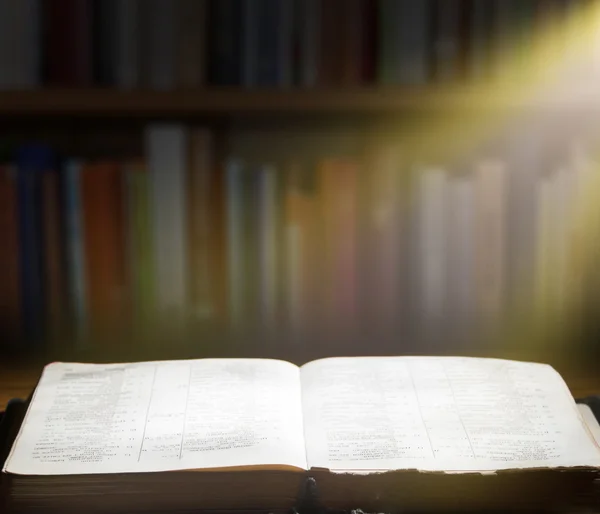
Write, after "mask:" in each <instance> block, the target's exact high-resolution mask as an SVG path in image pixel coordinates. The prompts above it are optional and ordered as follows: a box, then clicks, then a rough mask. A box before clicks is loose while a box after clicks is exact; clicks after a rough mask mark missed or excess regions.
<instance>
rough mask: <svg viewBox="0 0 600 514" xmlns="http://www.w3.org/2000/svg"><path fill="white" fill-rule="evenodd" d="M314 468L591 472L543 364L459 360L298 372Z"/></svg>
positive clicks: (582, 436) (589, 453)
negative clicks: (563, 469) (568, 469)
mask: <svg viewBox="0 0 600 514" xmlns="http://www.w3.org/2000/svg"><path fill="white" fill-rule="evenodd" d="M301 380H302V401H303V410H304V431H305V439H306V446H307V460H308V465H309V467H311V468H327V469H330V470H331V471H357V472H363V471H390V470H408V469H418V470H422V471H449V472H452V471H454V472H469V471H495V470H504V469H521V468H540V467H541V468H556V467H580V466H582V467H584V466H585V467H587V466H591V467H598V466H600V450H599V449H598V447H597V446H596V445H595V443H594V442H593V441H592V439H591V437H590V435H589V433H588V431H587V430H586V428H585V426H584V424H583V422H582V418H581V415H580V412H579V410H578V409H577V406H576V404H575V401H574V400H573V398H572V396H571V394H570V392H569V390H568V388H567V386H566V384H565V383H564V381H563V380H562V378H561V377H560V375H559V374H558V373H557V372H556V371H555V370H554V369H553V368H551V367H550V366H547V365H544V364H532V363H522V362H513V361H504V360H496V359H475V358H462V357H365V358H362V357H361V358H334V359H325V360H320V361H315V362H311V363H309V364H307V365H305V366H303V367H302V369H301Z"/></svg>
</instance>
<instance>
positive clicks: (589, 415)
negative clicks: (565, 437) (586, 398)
mask: <svg viewBox="0 0 600 514" xmlns="http://www.w3.org/2000/svg"><path fill="white" fill-rule="evenodd" d="M577 408H578V409H579V412H580V413H581V417H582V418H583V422H584V423H585V426H586V427H587V429H588V430H589V431H590V434H592V437H593V438H594V441H596V445H597V446H598V448H600V423H598V420H597V419H596V416H594V413H593V412H592V409H590V408H589V407H588V406H587V405H577Z"/></svg>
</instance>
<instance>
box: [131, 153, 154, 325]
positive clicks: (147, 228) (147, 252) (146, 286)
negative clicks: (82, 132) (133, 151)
mask: <svg viewBox="0 0 600 514" xmlns="http://www.w3.org/2000/svg"><path fill="white" fill-rule="evenodd" d="M125 179H126V184H127V186H126V187H127V195H126V197H127V199H126V202H127V208H128V228H129V230H128V233H129V277H130V280H131V289H132V291H131V296H132V301H133V302H132V303H133V307H134V312H135V313H136V317H137V320H138V321H139V324H140V326H142V327H143V326H144V325H146V324H147V323H148V322H149V321H151V320H152V314H153V313H154V312H155V296H154V295H155V292H154V259H153V246H152V223H151V212H150V182H149V180H148V173H147V170H146V168H145V166H144V164H143V163H142V162H130V163H129V164H128V165H127V167H126V171H125Z"/></svg>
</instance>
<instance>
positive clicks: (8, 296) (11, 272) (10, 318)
mask: <svg viewBox="0 0 600 514" xmlns="http://www.w3.org/2000/svg"><path fill="white" fill-rule="evenodd" d="M17 203H18V202H17V182H16V171H15V169H14V168H13V167H12V166H9V165H0V233H1V234H2V238H3V250H2V252H0V277H1V278H0V281H1V283H2V288H0V325H1V327H2V329H3V334H5V337H6V339H5V341H6V343H10V342H17V341H18V339H19V337H20V336H21V334H22V331H23V319H22V298H21V283H20V280H19V278H20V260H21V258H20V251H19V220H18V212H17V210H18V205H17ZM0 344H1V343H0Z"/></svg>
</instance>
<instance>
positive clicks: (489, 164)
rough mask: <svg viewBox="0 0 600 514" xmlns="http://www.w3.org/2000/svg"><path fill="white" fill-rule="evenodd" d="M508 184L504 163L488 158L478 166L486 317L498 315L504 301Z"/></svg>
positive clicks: (481, 294) (481, 301)
mask: <svg viewBox="0 0 600 514" xmlns="http://www.w3.org/2000/svg"><path fill="white" fill-rule="evenodd" d="M507 188H508V175H507V168H506V165H505V164H504V163H502V162H500V161H484V162H482V163H480V164H479V165H478V166H477V170H476V195H477V224H476V228H475V230H476V252H477V254H476V255H477V263H476V269H477V289H478V305H479V308H480V309H481V313H482V315H483V316H484V318H492V319H493V318H495V317H497V316H498V315H499V314H500V313H501V310H502V307H503V305H504V298H505V289H504V283H505V252H506V248H505V246H506V199H507Z"/></svg>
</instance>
